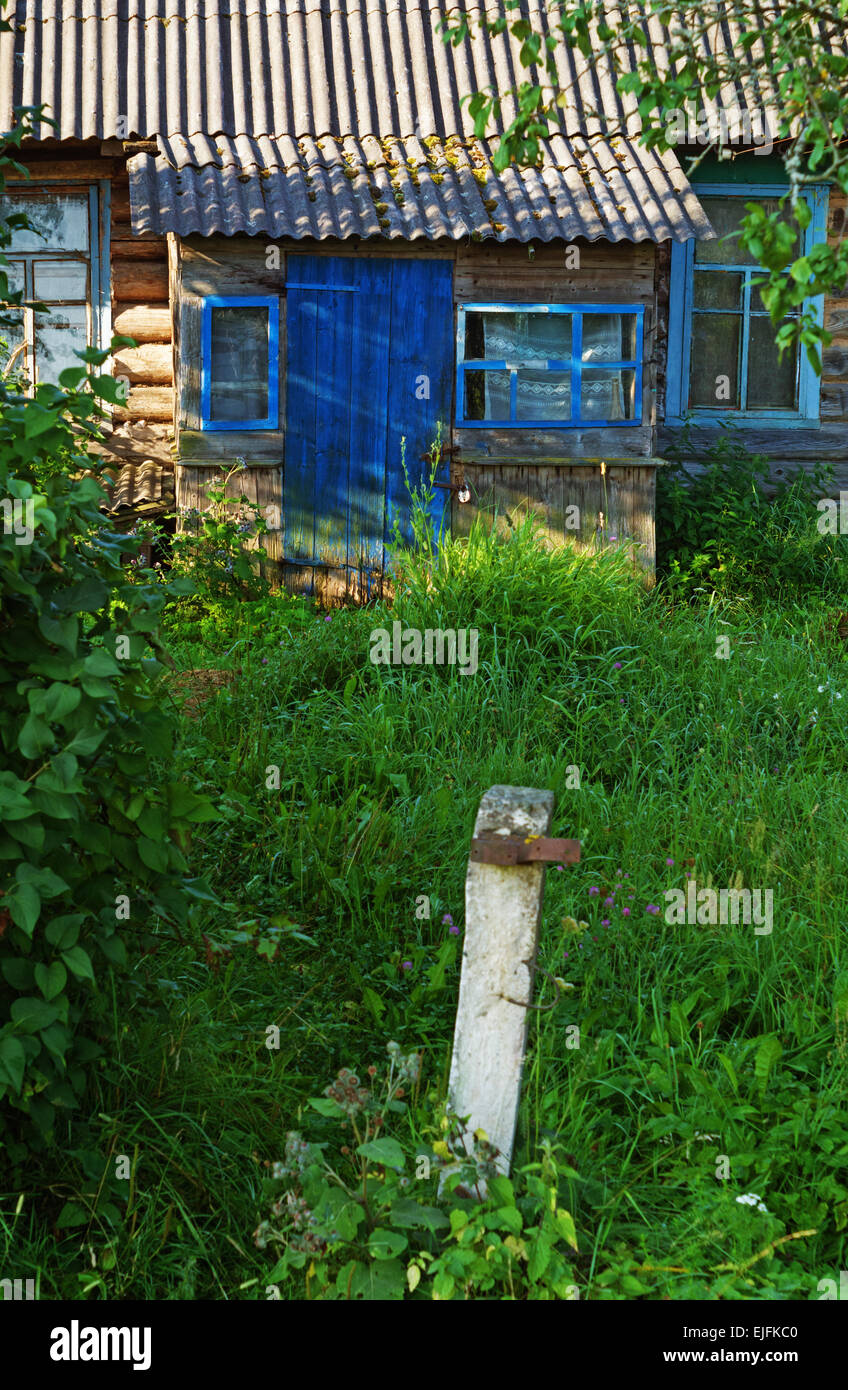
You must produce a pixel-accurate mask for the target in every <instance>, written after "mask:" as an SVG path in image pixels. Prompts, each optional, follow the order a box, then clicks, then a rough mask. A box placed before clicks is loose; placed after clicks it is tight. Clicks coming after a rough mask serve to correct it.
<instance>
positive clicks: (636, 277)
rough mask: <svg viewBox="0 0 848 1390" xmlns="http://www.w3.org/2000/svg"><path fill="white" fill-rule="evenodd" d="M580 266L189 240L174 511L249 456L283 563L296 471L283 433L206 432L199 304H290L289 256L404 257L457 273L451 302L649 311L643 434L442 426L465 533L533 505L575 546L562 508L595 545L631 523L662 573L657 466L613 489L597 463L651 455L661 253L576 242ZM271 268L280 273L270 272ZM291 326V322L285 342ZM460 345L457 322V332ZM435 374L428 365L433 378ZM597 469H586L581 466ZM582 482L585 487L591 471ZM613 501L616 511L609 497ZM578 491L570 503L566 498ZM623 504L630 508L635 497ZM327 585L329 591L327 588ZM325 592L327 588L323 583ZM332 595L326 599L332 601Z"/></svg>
mask: <svg viewBox="0 0 848 1390" xmlns="http://www.w3.org/2000/svg"><path fill="white" fill-rule="evenodd" d="M576 245H578V247H579V252H580V265H579V268H569V266H568V263H567V260H566V249H565V247H562V246H552V245H549V244H542V243H539V244H537V245H535V246H533V247H528V246H524V245H518V244H515V245H507V246H501V245H494V244H492V245H488V244H480V243H473V242H472V243H468V244H463V245H456V244H455V243H452V242H437V243H422V242H413V243H398V242H392V243H390V244H388V245H387V244H386V243H385V242H375V243H359V244H358V245H354V244H353V243H352V242H336V241H326V242H320V243H316V242H297V241H284V242H280V243H276V244H274V245H273V246H271V244H269V243H268V242H266V240H265V239H264V238H263V239H257V240H252V239H251V238H248V237H210V238H200V237H193V238H187V239H185V240H184V241H182V243H181V244H180V246H179V249H178V252H177V253H176V254H175V255H174V258H173V264H172V267H171V283H172V295H174V296H175V297H176V298H177V299H178V302H179V316H178V317H179V322H178V323H177V325H176V327H175V331H174V343H175V345H176V346H175V355H176V356H178V359H179V367H178V378H179V381H180V390H179V402H178V407H177V410H178V420H177V431H178V438H177V443H178V453H179V465H178V469H177V504H178V507H180V508H192V507H196V508H198V509H199V510H200V509H202V508H203V507H204V505H205V504H206V486H207V485H208V483H209V482H210V481H211V480H212V478H213V477H216V476H219V475H220V471H221V470H222V469H227V468H228V467H232V466H233V463H234V461H235V460H236V459H237V458H238V457H243V458H244V459H245V460H246V461H247V463H248V469H247V471H246V472H244V473H241V472H240V473H239V474H238V475H237V476H235V477H234V478H233V479H232V480H231V484H230V490H231V492H232V494H233V495H234V496H236V495H238V493H239V491H241V490H244V491H245V492H246V493H247V494H248V495H249V496H251V498H254V499H255V500H256V501H257V502H258V503H259V505H260V506H261V507H262V509H263V512H265V513H266V520H267V522H268V525H269V526H270V527H271V528H272V529H271V532H270V534H269V535H268V536H267V537H266V538H265V541H264V545H265V549H266V551H267V553H268V555H269V557H270V558H271V559H273V560H275V561H279V560H281V559H282V558H283V556H282V543H281V542H282V534H281V531H280V529H279V528H280V526H281V518H280V507H279V502H280V497H281V495H282V489H283V469H284V465H285V440H284V433H283V431H282V430H280V431H270V430H263V431H253V432H247V433H241V432H237V431H229V430H227V431H214V432H206V433H204V432H203V431H202V430H201V429H200V428H199V426H200V377H199V362H200V299H201V296H203V295H205V294H269V293H270V294H281V293H282V292H283V289H284V285H285V281H286V278H287V257H288V256H290V255H303V254H304V253H308V254H309V255H311V256H354V257H356V258H358V259H367V258H371V257H380V258H384V257H387V256H391V257H397V258H400V259H410V258H412V259H439V260H445V259H447V260H449V261H451V262H452V263H453V291H454V294H453V297H454V305H455V306H456V305H457V304H461V303H469V302H473V301H475V300H480V301H493V300H494V301H500V302H515V303H530V302H533V301H536V302H545V303H554V304H568V303H585V302H590V303H591V302H597V303H603V302H624V303H633V304H635V305H644V306H645V332H644V349H643V356H644V360H643V402H642V404H643V423H642V424H641V425H632V426H624V427H622V428H612V429H610V428H604V429H591V428H587V429H583V430H574V429H561V430H560V429H555V430H546V431H541V430H533V429H522V430H503V429H500V430H498V429H489V428H480V429H476V428H472V429H455V428H453V427H452V420H453V414H454V404H455V403H454V402H452V405H451V412H450V417H451V418H450V419H449V420H447V421H445V434H444V441H445V447H446V450H447V452H448V453H449V454H450V456H451V459H452V464H451V478H452V483H453V485H454V486H457V485H458V484H459V483H460V482H461V481H463V480H464V481H467V482H468V483H469V485H470V486H471V490H472V501H471V502H470V503H467V504H460V503H458V502H457V500H456V493H455V492H454V493H453V501H452V508H451V513H452V521H453V525H454V526H455V527H457V529H458V530H459V531H460V532H461V531H462V530H463V529H464V528H467V527H468V525H469V524H470V520H471V517H472V515H473V514H474V513H475V512H476V511H479V510H486V511H489V510H492V509H497V510H499V511H500V512H502V513H503V512H505V511H506V510H508V511H509V514H510V515H511V516H513V517H515V516H517V515H518V514H519V513H520V512H521V510H522V507H523V506H525V505H531V506H533V507H534V509H538V507H540V506H541V507H542V508H543V510H544V511H545V515H546V517H547V521H546V526H547V529H548V532H549V533H550V534H551V536H552V537H553V536H557V537H558V538H559V539H562V538H563V536H565V537H566V538H568V539H574V538H575V537H574V533H573V532H571V531H567V532H566V531H564V530H563V529H562V527H561V523H562V517H563V516H564V514H565V509H566V508H567V507H568V506H571V505H577V506H579V507H580V508H581V516H582V518H583V521H582V523H581V532H580V534H581V536H583V535H584V533H585V541H586V543H587V544H596V543H597V538H598V537H601V536H602V535H603V533H604V529H605V531H606V534H607V535H609V534H617V533H616V531H615V530H614V529H613V526H612V525H611V524H610V523H611V522H613V523H616V524H618V523H617V518H619V517H620V529H621V532H622V535H626V536H629V537H632V538H633V539H634V542H636V544H637V545H638V547H639V558H640V563H643V564H646V565H647V566H648V567H652V566H653V555H654V548H655V547H654V537H653V502H652V499H653V477H654V471H653V468H652V467H651V466H650V465H648V466H647V467H640V468H638V469H635V470H630V469H628V468H623V469H621V468H620V469H618V471H617V473H616V477H615V479H614V480H611V475H610V474H607V477H606V480H604V479H603V478H602V475H601V470H600V460H601V459H602V457H603V456H604V455H610V456H613V457H618V458H620V459H621V458H633V460H634V462H635V461H636V460H637V459H649V458H650V457H651V454H652V445H653V426H654V422H655V418H656V406H655V393H656V379H655V373H654V364H653V358H652V354H653V344H654V340H655V318H654V308H655V300H656V270H655V259H656V247H655V246H654V245H653V244H652V243H641V244H638V245H635V244H633V243H629V242H621V243H617V244H615V245H607V244H605V243H576ZM269 262H270V267H269V264H268V263H269ZM285 321H286V315H285V314H284V313H283V314H281V320H280V323H281V333H284V331H285ZM452 332H453V335H454V340H455V333H456V322H455V316H454V322H453V324H452ZM422 370H426V366H425V367H423V368H422ZM279 391H280V421H281V424H282V422H283V421H284V419H285V343H284V341H283V343H282V345H281V353H280V382H279ZM579 459H586V460H587V461H588V460H592V462H591V465H590V466H588V467H587V468H586V469H583V468H577V469H574V468H572V467H570V466H569V461H570V460H579ZM584 473H585V478H584V477H583V474H584ZM604 491H605V492H606V499H607V503H606V509H605V507H604V502H603V495H604ZM566 494H567V495H566ZM625 498H626V499H627V500H625ZM318 578H319V576H318V575H317V573H316V575H312V573H311V571H310V573H309V574H308V575H307V576H306V577H305V579H304V576H303V575H302V574H301V575H296V574H295V575H289V576H288V577H287V580H286V582H287V583H288V584H289V586H290V587H297V585H298V584H301V583H303V582H307V581H308V582H309V583H313V582H315V581H316V580H317V579H318ZM321 583H322V584H323V585H324V587H325V588H326V587H327V584H329V580H327V584H324V581H323V580H322V581H321ZM319 587H320V585H319ZM327 596H328V597H329V596H330V595H329V590H328V594H327Z"/></svg>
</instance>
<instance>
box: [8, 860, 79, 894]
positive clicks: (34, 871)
mask: <svg viewBox="0 0 848 1390" xmlns="http://www.w3.org/2000/svg"><path fill="white" fill-rule="evenodd" d="M15 878H16V879H17V881H18V883H19V884H21V885H24V884H27V885H28V886H29V887H30V888H34V889H35V890H36V892H37V893H38V895H39V897H40V898H41V899H42V900H44V899H46V898H57V897H58V896H59V894H60V893H65V892H67V891H68V887H69V885H68V884H67V883H66V882H65V880H64V879H63V878H60V877H59V875H58V874H54V872H53V870H52V869H48V868H47V866H46V865H41V866H39V865H36V864H19V865H18V867H17V869H16V870H15Z"/></svg>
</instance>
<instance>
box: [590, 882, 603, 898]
mask: <svg viewBox="0 0 848 1390" xmlns="http://www.w3.org/2000/svg"><path fill="white" fill-rule="evenodd" d="M600 891H601V890H600V888H597V887H596V886H595V884H594V883H593V884H592V886H591V888H590V889H589V897H590V898H596V897H597V896H598V894H599V893H600Z"/></svg>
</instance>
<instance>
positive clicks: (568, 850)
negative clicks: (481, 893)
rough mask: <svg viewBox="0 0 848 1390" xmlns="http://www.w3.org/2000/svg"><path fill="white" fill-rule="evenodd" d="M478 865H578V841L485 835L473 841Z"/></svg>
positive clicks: (473, 852) (473, 850)
mask: <svg viewBox="0 0 848 1390" xmlns="http://www.w3.org/2000/svg"><path fill="white" fill-rule="evenodd" d="M470 857H471V861H472V863H475V864H505V865H508V864H537V863H540V862H541V863H543V864H579V862H580V841H579V840H550V839H548V838H547V837H546V836H544V835H529V836H528V837H527V838H526V839H521V838H519V837H518V836H514V835H486V836H480V837H479V838H478V839H476V840H472V841H471V856H470Z"/></svg>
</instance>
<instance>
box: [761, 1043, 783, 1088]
mask: <svg viewBox="0 0 848 1390" xmlns="http://www.w3.org/2000/svg"><path fill="white" fill-rule="evenodd" d="M782 1052H783V1047H782V1045H781V1043H780V1039H779V1038H776V1037H774V1036H773V1035H772V1036H771V1037H765V1038H763V1040H762V1042H761V1043H760V1045H759V1047H758V1048H757V1055H756V1057H755V1059H754V1075H755V1076H756V1078H757V1087H758V1090H759V1093H760V1095H761V1096H762V1095H765V1090H766V1086H767V1085H768V1079H769V1075H770V1073H771V1069H772V1067H773V1066H774V1064H775V1062H776V1061H777V1060H778V1058H779V1057H780V1055H781V1053H782Z"/></svg>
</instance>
